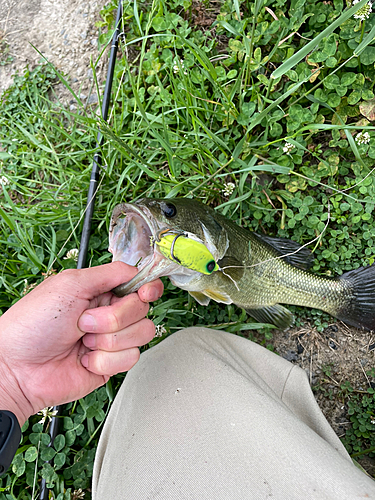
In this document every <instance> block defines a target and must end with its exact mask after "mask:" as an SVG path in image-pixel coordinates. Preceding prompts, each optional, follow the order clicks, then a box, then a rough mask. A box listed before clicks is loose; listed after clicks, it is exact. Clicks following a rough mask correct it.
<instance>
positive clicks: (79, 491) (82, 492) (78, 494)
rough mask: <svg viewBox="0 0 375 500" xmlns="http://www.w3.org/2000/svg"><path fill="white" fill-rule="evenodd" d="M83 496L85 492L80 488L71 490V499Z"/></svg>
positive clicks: (78, 498) (74, 499) (76, 499)
mask: <svg viewBox="0 0 375 500" xmlns="http://www.w3.org/2000/svg"><path fill="white" fill-rule="evenodd" d="M83 498H85V492H84V491H83V490H82V488H79V489H78V490H74V491H73V496H72V500H81V499H83Z"/></svg>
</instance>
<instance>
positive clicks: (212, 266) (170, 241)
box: [155, 232, 219, 274]
mask: <svg viewBox="0 0 375 500" xmlns="http://www.w3.org/2000/svg"><path fill="white" fill-rule="evenodd" d="M159 237H160V241H155V243H156V244H157V245H158V247H159V250H160V252H161V253H162V254H163V255H164V257H167V259H170V260H174V261H175V262H177V263H178V264H180V265H181V266H183V267H187V268H188V269H192V270H193V271H198V272H199V273H202V274H211V273H213V272H214V271H217V270H218V269H219V266H218V265H217V263H216V262H215V259H214V257H213V255H212V254H211V252H210V251H209V250H208V249H207V247H206V246H205V245H204V244H203V243H201V242H199V241H197V240H194V239H192V238H190V237H189V236H188V235H187V234H186V233H177V234H176V233H169V232H167V233H166V234H164V235H163V232H161V234H160V235H159Z"/></svg>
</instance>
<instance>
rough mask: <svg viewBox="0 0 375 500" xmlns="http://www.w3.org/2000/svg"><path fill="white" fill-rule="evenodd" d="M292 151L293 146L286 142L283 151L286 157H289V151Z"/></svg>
mask: <svg viewBox="0 0 375 500" xmlns="http://www.w3.org/2000/svg"><path fill="white" fill-rule="evenodd" d="M293 149H294V146H293V144H290V142H286V143H285V144H284V147H283V151H284V153H286V154H287V155H289V154H290V153H291V151H293Z"/></svg>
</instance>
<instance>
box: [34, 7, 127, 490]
mask: <svg viewBox="0 0 375 500" xmlns="http://www.w3.org/2000/svg"><path fill="white" fill-rule="evenodd" d="M121 19H122V0H119V5H118V9H117V16H116V22H115V31H114V33H113V37H112V44H111V51H110V56H109V64H108V71H107V79H106V83H105V88H104V95H103V102H102V118H103V120H104V121H107V118H108V110H109V103H110V99H111V91H112V82H113V73H114V70H115V65H116V57H117V49H118V42H119V35H120V33H121V30H120V23H121ZM102 144H103V136H102V134H101V132H100V130H99V132H98V135H97V139H96V147H97V149H98V152H97V153H95V155H94V158H93V162H92V170H91V176H90V185H89V189H88V193H87V204H86V211H85V217H84V220H83V227H82V234H81V243H80V247H79V253H78V262H77V269H82V268H84V267H86V260H87V253H88V247H89V241H90V233H91V222H92V216H93V213H94V204H95V195H96V191H97V188H98V181H99V172H100V167H101V164H102V155H101V151H100V148H101V146H102ZM53 410H57V418H56V417H52V420H51V424H50V427H49V434H50V436H51V441H50V445H52V444H53V441H54V439H55V437H56V436H57V434H58V431H59V418H58V416H59V415H60V414H61V411H62V406H61V405H60V406H54V408H53ZM48 491H49V490H48V488H47V483H46V480H45V479H42V482H41V485H40V494H39V500H47V499H48V497H49V493H48Z"/></svg>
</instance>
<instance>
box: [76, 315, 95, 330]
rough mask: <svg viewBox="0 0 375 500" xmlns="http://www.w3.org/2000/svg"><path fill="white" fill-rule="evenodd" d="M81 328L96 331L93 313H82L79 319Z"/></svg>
mask: <svg viewBox="0 0 375 500" xmlns="http://www.w3.org/2000/svg"><path fill="white" fill-rule="evenodd" d="M79 328H80V329H81V330H82V331H84V332H95V330H96V319H95V318H94V316H92V315H91V314H87V313H84V314H82V316H81V317H80V319H79Z"/></svg>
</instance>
